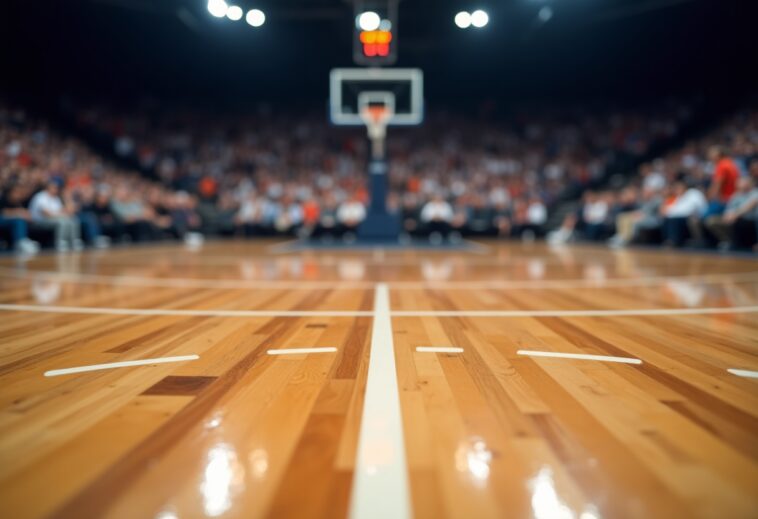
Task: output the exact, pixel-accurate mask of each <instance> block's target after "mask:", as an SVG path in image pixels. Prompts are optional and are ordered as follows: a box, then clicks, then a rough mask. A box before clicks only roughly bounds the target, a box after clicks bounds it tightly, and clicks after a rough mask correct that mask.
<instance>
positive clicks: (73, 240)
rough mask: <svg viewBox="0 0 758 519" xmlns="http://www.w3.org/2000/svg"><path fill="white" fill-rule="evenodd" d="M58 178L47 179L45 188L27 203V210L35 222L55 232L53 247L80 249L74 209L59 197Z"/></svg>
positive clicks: (64, 249) (82, 245)
mask: <svg viewBox="0 0 758 519" xmlns="http://www.w3.org/2000/svg"><path fill="white" fill-rule="evenodd" d="M59 193H60V180H58V179H55V180H50V181H48V183H47V185H46V186H45V189H44V190H42V191H40V192H38V193H37V194H36V195H34V197H32V200H31V202H30V205H29V212H30V214H31V217H32V220H33V221H34V223H35V224H37V225H39V226H40V227H44V228H51V229H53V230H54V233H55V248H56V250H58V251H67V250H69V248H71V249H73V250H81V249H82V248H83V247H84V243H83V242H82V240H81V231H80V228H79V227H80V226H79V221H78V220H77V219H76V218H75V217H74V214H75V209H74V208H73V207H71V203H70V202H69V205H68V206H66V205H64V203H63V201H62V200H61V198H60V195H59Z"/></svg>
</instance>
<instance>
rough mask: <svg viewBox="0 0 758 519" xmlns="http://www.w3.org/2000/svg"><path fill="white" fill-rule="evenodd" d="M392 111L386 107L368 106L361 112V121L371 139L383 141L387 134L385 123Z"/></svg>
mask: <svg viewBox="0 0 758 519" xmlns="http://www.w3.org/2000/svg"><path fill="white" fill-rule="evenodd" d="M391 117H392V111H391V110H390V108H389V107H388V106H386V105H368V106H366V107H364V108H363V109H362V110H361V119H363V122H364V123H365V124H366V128H367V129H368V136H369V137H370V138H371V139H383V138H384V137H385V136H386V134H387V122H389V120H390V118H391Z"/></svg>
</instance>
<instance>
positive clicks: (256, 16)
mask: <svg viewBox="0 0 758 519" xmlns="http://www.w3.org/2000/svg"><path fill="white" fill-rule="evenodd" d="M245 21H246V22H247V23H249V24H250V25H252V26H253V27H260V26H261V25H263V23H264V22H265V21H266V15H265V14H264V13H263V11H261V10H260V9H250V10H249V11H248V12H247V15H245Z"/></svg>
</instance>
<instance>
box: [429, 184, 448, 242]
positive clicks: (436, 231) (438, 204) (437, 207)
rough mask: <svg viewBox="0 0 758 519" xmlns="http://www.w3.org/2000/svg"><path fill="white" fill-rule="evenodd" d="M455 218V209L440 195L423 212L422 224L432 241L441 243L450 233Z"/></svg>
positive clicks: (434, 197)
mask: <svg viewBox="0 0 758 519" xmlns="http://www.w3.org/2000/svg"><path fill="white" fill-rule="evenodd" d="M453 216H454V212H453V207H452V206H451V205H450V204H449V203H448V202H447V201H446V200H445V199H444V197H443V196H442V195H441V194H439V193H438V194H435V195H434V196H432V199H431V200H429V201H428V202H427V203H426V205H424V208H423V209H422V210H421V223H422V224H423V225H424V228H425V231H426V232H427V233H428V234H429V236H430V239H432V241H441V239H442V238H443V237H445V236H447V235H448V234H449V233H450V228H451V222H452V220H453Z"/></svg>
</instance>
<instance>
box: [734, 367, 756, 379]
mask: <svg viewBox="0 0 758 519" xmlns="http://www.w3.org/2000/svg"><path fill="white" fill-rule="evenodd" d="M727 371H728V372H729V373H731V374H732V375H737V376H738V377H745V378H758V371H751V370H749V369H736V368H729V369H728V370H727Z"/></svg>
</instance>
